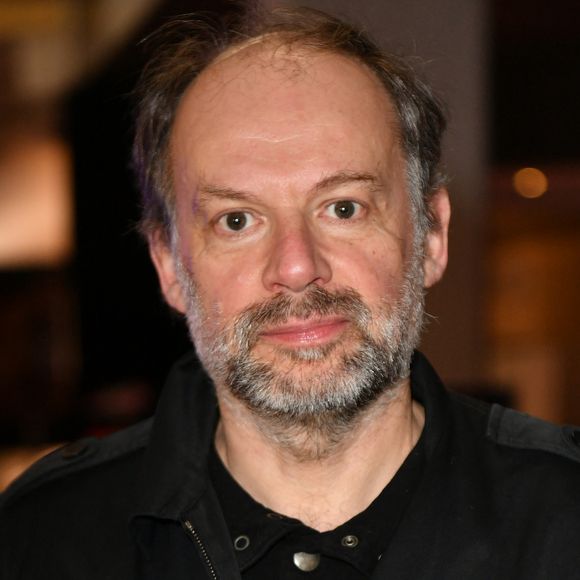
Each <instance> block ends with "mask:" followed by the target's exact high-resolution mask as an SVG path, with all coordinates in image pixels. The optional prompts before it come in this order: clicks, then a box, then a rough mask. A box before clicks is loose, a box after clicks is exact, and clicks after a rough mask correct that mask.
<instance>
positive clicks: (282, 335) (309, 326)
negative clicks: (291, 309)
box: [260, 317, 349, 347]
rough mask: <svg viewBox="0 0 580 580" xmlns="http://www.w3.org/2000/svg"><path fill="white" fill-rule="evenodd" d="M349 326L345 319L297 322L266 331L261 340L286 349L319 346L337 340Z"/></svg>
mask: <svg viewBox="0 0 580 580" xmlns="http://www.w3.org/2000/svg"><path fill="white" fill-rule="evenodd" d="M348 324H349V321H348V320H347V319H345V318H343V317H326V318H317V319H308V320H295V321H289V322H287V323H285V324H281V325H279V326H275V327H272V328H269V329H266V330H265V331H263V332H261V333H260V338H261V339H263V340H265V341H266V342H269V343H273V344H280V345H284V346H286V347H293V346H295V347H305V346H319V345H324V344H327V343H329V342H332V341H334V340H336V339H337V338H338V337H339V336H340V335H341V334H342V333H343V332H344V330H345V329H346V328H347V326H348Z"/></svg>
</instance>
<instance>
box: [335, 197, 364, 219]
mask: <svg viewBox="0 0 580 580" xmlns="http://www.w3.org/2000/svg"><path fill="white" fill-rule="evenodd" d="M361 207H362V206H361V204H360V203H357V202H356V201H352V200H350V199H341V200H340V201H335V202H334V203H331V204H330V205H329V206H328V207H327V208H326V213H327V214H328V215H330V217H333V218H338V219H341V220H349V219H351V218H353V217H355V216H356V215H358V214H359V213H360V211H361Z"/></svg>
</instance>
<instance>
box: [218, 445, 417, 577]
mask: <svg viewBox="0 0 580 580" xmlns="http://www.w3.org/2000/svg"><path fill="white" fill-rule="evenodd" d="M423 463H424V444H423V436H421V437H420V439H419V441H418V442H417V444H416V445H415V447H414V449H413V450H412V451H411V453H410V454H409V456H408V457H407V459H406V460H405V462H404V463H403V465H402V466H401V467H400V468H399V470H398V471H397V473H396V474H395V477H394V478H393V479H392V480H391V482H390V483H389V484H388V485H387V486H386V487H385V488H384V489H383V491H382V492H381V493H380V495H379V496H378V497H377V498H376V499H375V500H374V501H373V502H372V503H371V504H370V505H369V507H368V508H366V509H365V510H364V511H363V512H362V513H360V514H358V515H356V516H355V517H353V518H352V519H351V520H349V521H348V522H346V523H344V524H342V525H341V526H338V527H337V528H335V529H334V530H331V531H328V532H318V531H317V530H314V529H312V528H310V527H308V526H306V525H304V524H303V523H302V522H300V521H299V520H297V519H293V518H289V517H285V516H283V515H281V514H277V513H275V512H272V510H269V509H268V508H267V507H265V506H263V505H261V504H259V503H258V502H256V501H255V500H254V499H253V498H252V497H251V496H250V495H249V494H248V493H246V492H245V491H244V490H243V489H242V488H241V487H240V486H239V484H238V483H237V482H236V481H235V480H234V479H233V478H232V476H231V475H230V474H229V472H228V471H227V469H226V468H225V466H224V465H223V463H222V462H221V460H220V458H219V456H218V454H217V452H216V451H215V448H212V451H211V453H210V458H209V471H210V477H211V481H212V484H213V486H214V488H215V490H216V493H217V496H218V498H219V501H220V503H221V506H222V509H223V513H224V517H225V520H226V523H227V525H228V529H229V532H230V535H231V538H232V543H233V546H234V549H235V552H236V556H237V559H238V564H239V566H240V570H241V572H242V577H243V578H244V580H265V579H268V580H272V579H273V578H275V579H276V580H291V579H302V580H304V579H305V578H311V579H312V580H315V579H324V578H331V579H332V580H342V579H345V580H346V579H348V580H359V579H368V578H370V576H371V574H372V572H373V569H374V567H375V565H376V563H377V561H378V560H379V559H380V558H381V555H382V554H383V553H384V552H385V551H386V550H387V548H388V546H389V543H390V540H391V538H392V537H393V535H394V533H395V530H396V528H397V526H398V524H399V521H400V520H401V518H402V516H403V514H404V512H405V509H406V507H407V505H408V504H409V501H410V499H411V497H412V496H413V493H414V491H415V489H416V487H417V483H418V481H419V479H420V477H421V472H422V469H423Z"/></svg>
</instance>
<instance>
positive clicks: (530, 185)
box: [513, 167, 548, 199]
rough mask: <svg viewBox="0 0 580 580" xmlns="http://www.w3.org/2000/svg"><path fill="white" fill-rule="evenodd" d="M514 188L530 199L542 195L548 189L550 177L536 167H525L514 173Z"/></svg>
mask: <svg viewBox="0 0 580 580" xmlns="http://www.w3.org/2000/svg"><path fill="white" fill-rule="evenodd" d="M513 182H514V189H515V190H516V191H517V192H518V193H519V194H520V195H521V196H522V197H527V198H528V199H533V198H536V197H540V196H542V195H544V193H546V191H547V189H548V178H547V177H546V175H545V173H543V172H542V171H540V170H539V169H536V168H535V167H524V168H523V169H520V170H519V171H516V172H515V173H514V179H513Z"/></svg>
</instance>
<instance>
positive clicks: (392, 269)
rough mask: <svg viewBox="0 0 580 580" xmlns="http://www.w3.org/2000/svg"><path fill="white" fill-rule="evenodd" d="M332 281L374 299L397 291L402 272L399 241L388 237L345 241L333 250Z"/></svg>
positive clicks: (402, 257) (371, 300)
mask: <svg viewBox="0 0 580 580" xmlns="http://www.w3.org/2000/svg"><path fill="white" fill-rule="evenodd" d="M332 261H333V283H334V285H336V286H339V287H340V286H342V287H344V286H349V287H352V288H354V289H355V290H357V291H358V292H359V293H360V294H361V295H362V296H363V298H366V299H367V300H369V301H370V302H371V303H376V302H378V301H380V300H381V299H383V298H389V297H392V296H396V295H397V294H398V289H399V287H400V284H401V281H402V279H403V275H404V268H403V264H404V253H403V252H402V248H401V246H400V245H399V244H396V243H393V242H390V241H387V242H384V241H379V242H375V243H373V242H372V241H371V240H366V241H365V242H363V243H352V244H348V245H344V246H342V247H341V248H340V251H337V252H333V260H332Z"/></svg>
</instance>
